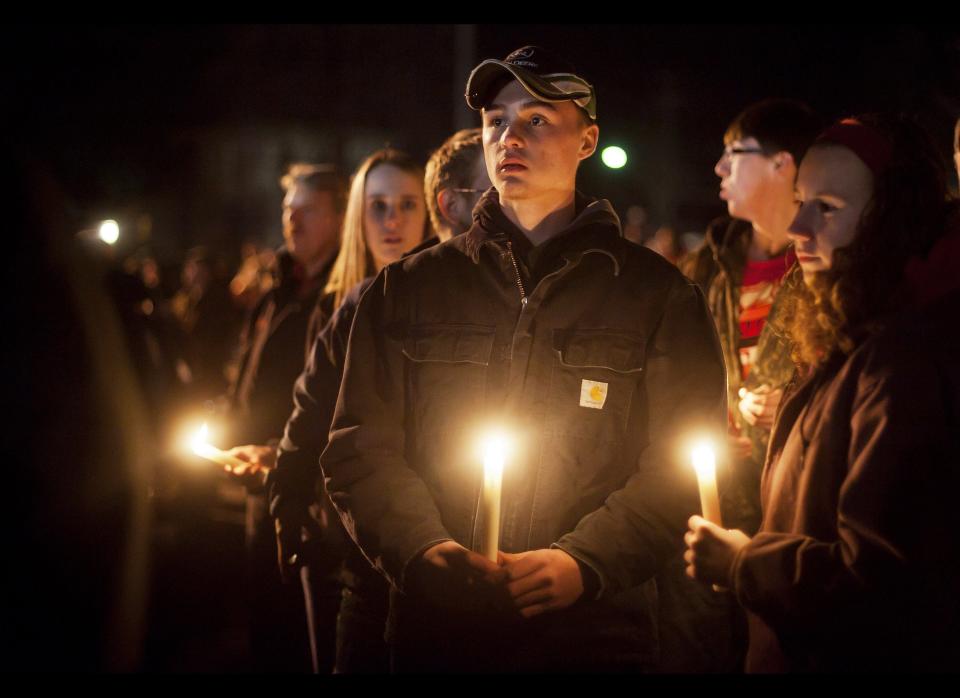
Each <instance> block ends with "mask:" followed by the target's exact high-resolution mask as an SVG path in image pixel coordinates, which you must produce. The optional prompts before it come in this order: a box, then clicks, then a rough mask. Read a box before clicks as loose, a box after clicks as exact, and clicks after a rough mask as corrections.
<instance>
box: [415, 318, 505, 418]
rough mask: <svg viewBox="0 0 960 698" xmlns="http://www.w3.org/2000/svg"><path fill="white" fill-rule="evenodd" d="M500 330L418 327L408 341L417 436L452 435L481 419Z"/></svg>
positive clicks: (491, 328) (474, 327) (444, 326)
mask: <svg viewBox="0 0 960 698" xmlns="http://www.w3.org/2000/svg"><path fill="white" fill-rule="evenodd" d="M494 333H495V328H493V327H487V326H482V325H438V324H437V325H417V326H414V327H411V328H410V330H409V331H408V333H407V336H406V337H405V338H404V342H403V353H404V356H406V358H407V359H408V360H409V371H408V380H409V381H410V384H409V388H410V392H409V395H411V396H412V398H413V400H412V404H410V405H409V407H410V410H411V413H412V415H413V418H414V419H415V420H416V422H417V424H416V429H415V430H414V433H418V434H429V433H437V432H448V431H451V430H459V429H461V428H464V427H468V426H470V425H471V423H472V422H473V421H474V420H476V419H477V417H478V415H479V412H480V410H481V409H482V407H483V403H484V398H485V393H486V377H487V366H488V365H489V364H490V357H491V355H492V353H493V345H494Z"/></svg>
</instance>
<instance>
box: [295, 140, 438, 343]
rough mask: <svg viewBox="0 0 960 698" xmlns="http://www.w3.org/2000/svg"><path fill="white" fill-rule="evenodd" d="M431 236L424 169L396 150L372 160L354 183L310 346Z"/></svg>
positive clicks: (313, 323) (380, 153)
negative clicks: (364, 288)
mask: <svg viewBox="0 0 960 698" xmlns="http://www.w3.org/2000/svg"><path fill="white" fill-rule="evenodd" d="M429 231H430V228H429V223H428V221H427V209H426V205H425V203H424V200H423V166H422V165H420V164H419V163H418V162H416V161H415V160H414V159H413V158H411V157H410V156H409V155H407V154H406V153H404V152H401V151H399V150H394V149H393V148H384V149H383V150H378V151H376V152H375V153H373V154H372V155H370V156H369V157H367V159H366V160H364V161H363V162H362V163H361V164H360V167H358V168H357V171H356V173H354V175H353V179H352V180H351V183H350V193H349V194H348V196H347V210H346V213H345V214H344V217H343V229H342V233H341V243H340V253H339V254H338V255H337V259H336V261H335V262H334V264H333V269H332V270H331V271H330V277H329V279H328V281H327V285H326V288H324V290H323V296H322V297H321V299H320V301H319V302H318V303H317V309H316V310H315V311H314V315H313V318H312V319H311V325H310V332H309V333H308V337H307V341H308V342H311V343H312V340H313V339H314V338H315V337H316V335H317V333H318V332H319V331H320V330H321V329H323V327H324V325H326V323H327V320H329V319H330V316H331V315H333V313H334V311H335V310H336V309H337V308H339V307H340V305H341V303H343V299H344V297H345V296H346V295H347V293H348V292H349V291H350V289H352V288H353V287H354V286H356V285H357V284H359V283H360V282H361V281H363V280H364V279H365V278H367V277H369V276H375V275H376V274H377V273H379V271H380V270H381V269H383V268H384V267H385V266H387V265H388V264H390V263H391V262H395V261H397V260H398V259H400V257H401V256H402V255H403V254H404V253H405V252H408V251H410V250H411V249H413V248H414V247H416V246H417V245H418V244H420V242H421V241H423V239H424V238H425V237H427V236H428V233H429ZM308 349H309V347H308Z"/></svg>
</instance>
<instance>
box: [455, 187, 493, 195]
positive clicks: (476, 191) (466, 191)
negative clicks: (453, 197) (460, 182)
mask: <svg viewBox="0 0 960 698" xmlns="http://www.w3.org/2000/svg"><path fill="white" fill-rule="evenodd" d="M450 191H455V192H457V193H458V194H482V193H483V192H485V191H486V189H460V188H456V187H455V188H452V189H450Z"/></svg>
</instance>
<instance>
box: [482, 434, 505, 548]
mask: <svg viewBox="0 0 960 698" xmlns="http://www.w3.org/2000/svg"><path fill="white" fill-rule="evenodd" d="M506 458H507V441H506V439H505V438H504V437H503V436H501V435H499V434H497V435H492V436H490V437H488V438H487V440H486V442H485V443H484V446H483V499H482V501H483V521H484V527H483V555H484V557H486V558H487V559H488V560H491V561H493V562H496V561H497V550H498V549H499V546H500V488H501V486H502V484H503V463H504V461H505V460H506Z"/></svg>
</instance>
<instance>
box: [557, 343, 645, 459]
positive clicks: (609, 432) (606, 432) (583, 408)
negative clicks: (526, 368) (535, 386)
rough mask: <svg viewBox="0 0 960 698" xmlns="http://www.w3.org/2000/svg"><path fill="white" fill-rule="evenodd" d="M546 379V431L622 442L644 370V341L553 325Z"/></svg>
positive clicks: (594, 439)
mask: <svg viewBox="0 0 960 698" xmlns="http://www.w3.org/2000/svg"><path fill="white" fill-rule="evenodd" d="M553 351H554V353H555V355H556V361H555V363H554V366H553V371H552V375H551V379H550V402H549V404H548V406H547V415H546V416H547V420H546V421H547V424H548V429H549V430H550V431H551V432H555V433H557V434H565V435H573V436H578V437H581V438H585V439H588V440H592V441H606V442H621V441H623V440H624V438H625V434H626V429H627V420H628V419H629V416H630V405H631V403H632V401H633V394H634V391H635V390H636V387H637V384H638V382H639V380H640V376H641V374H642V372H643V362H644V343H643V341H642V337H641V336H640V335H637V334H632V333H627V332H618V331H614V330H554V332H553Z"/></svg>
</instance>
